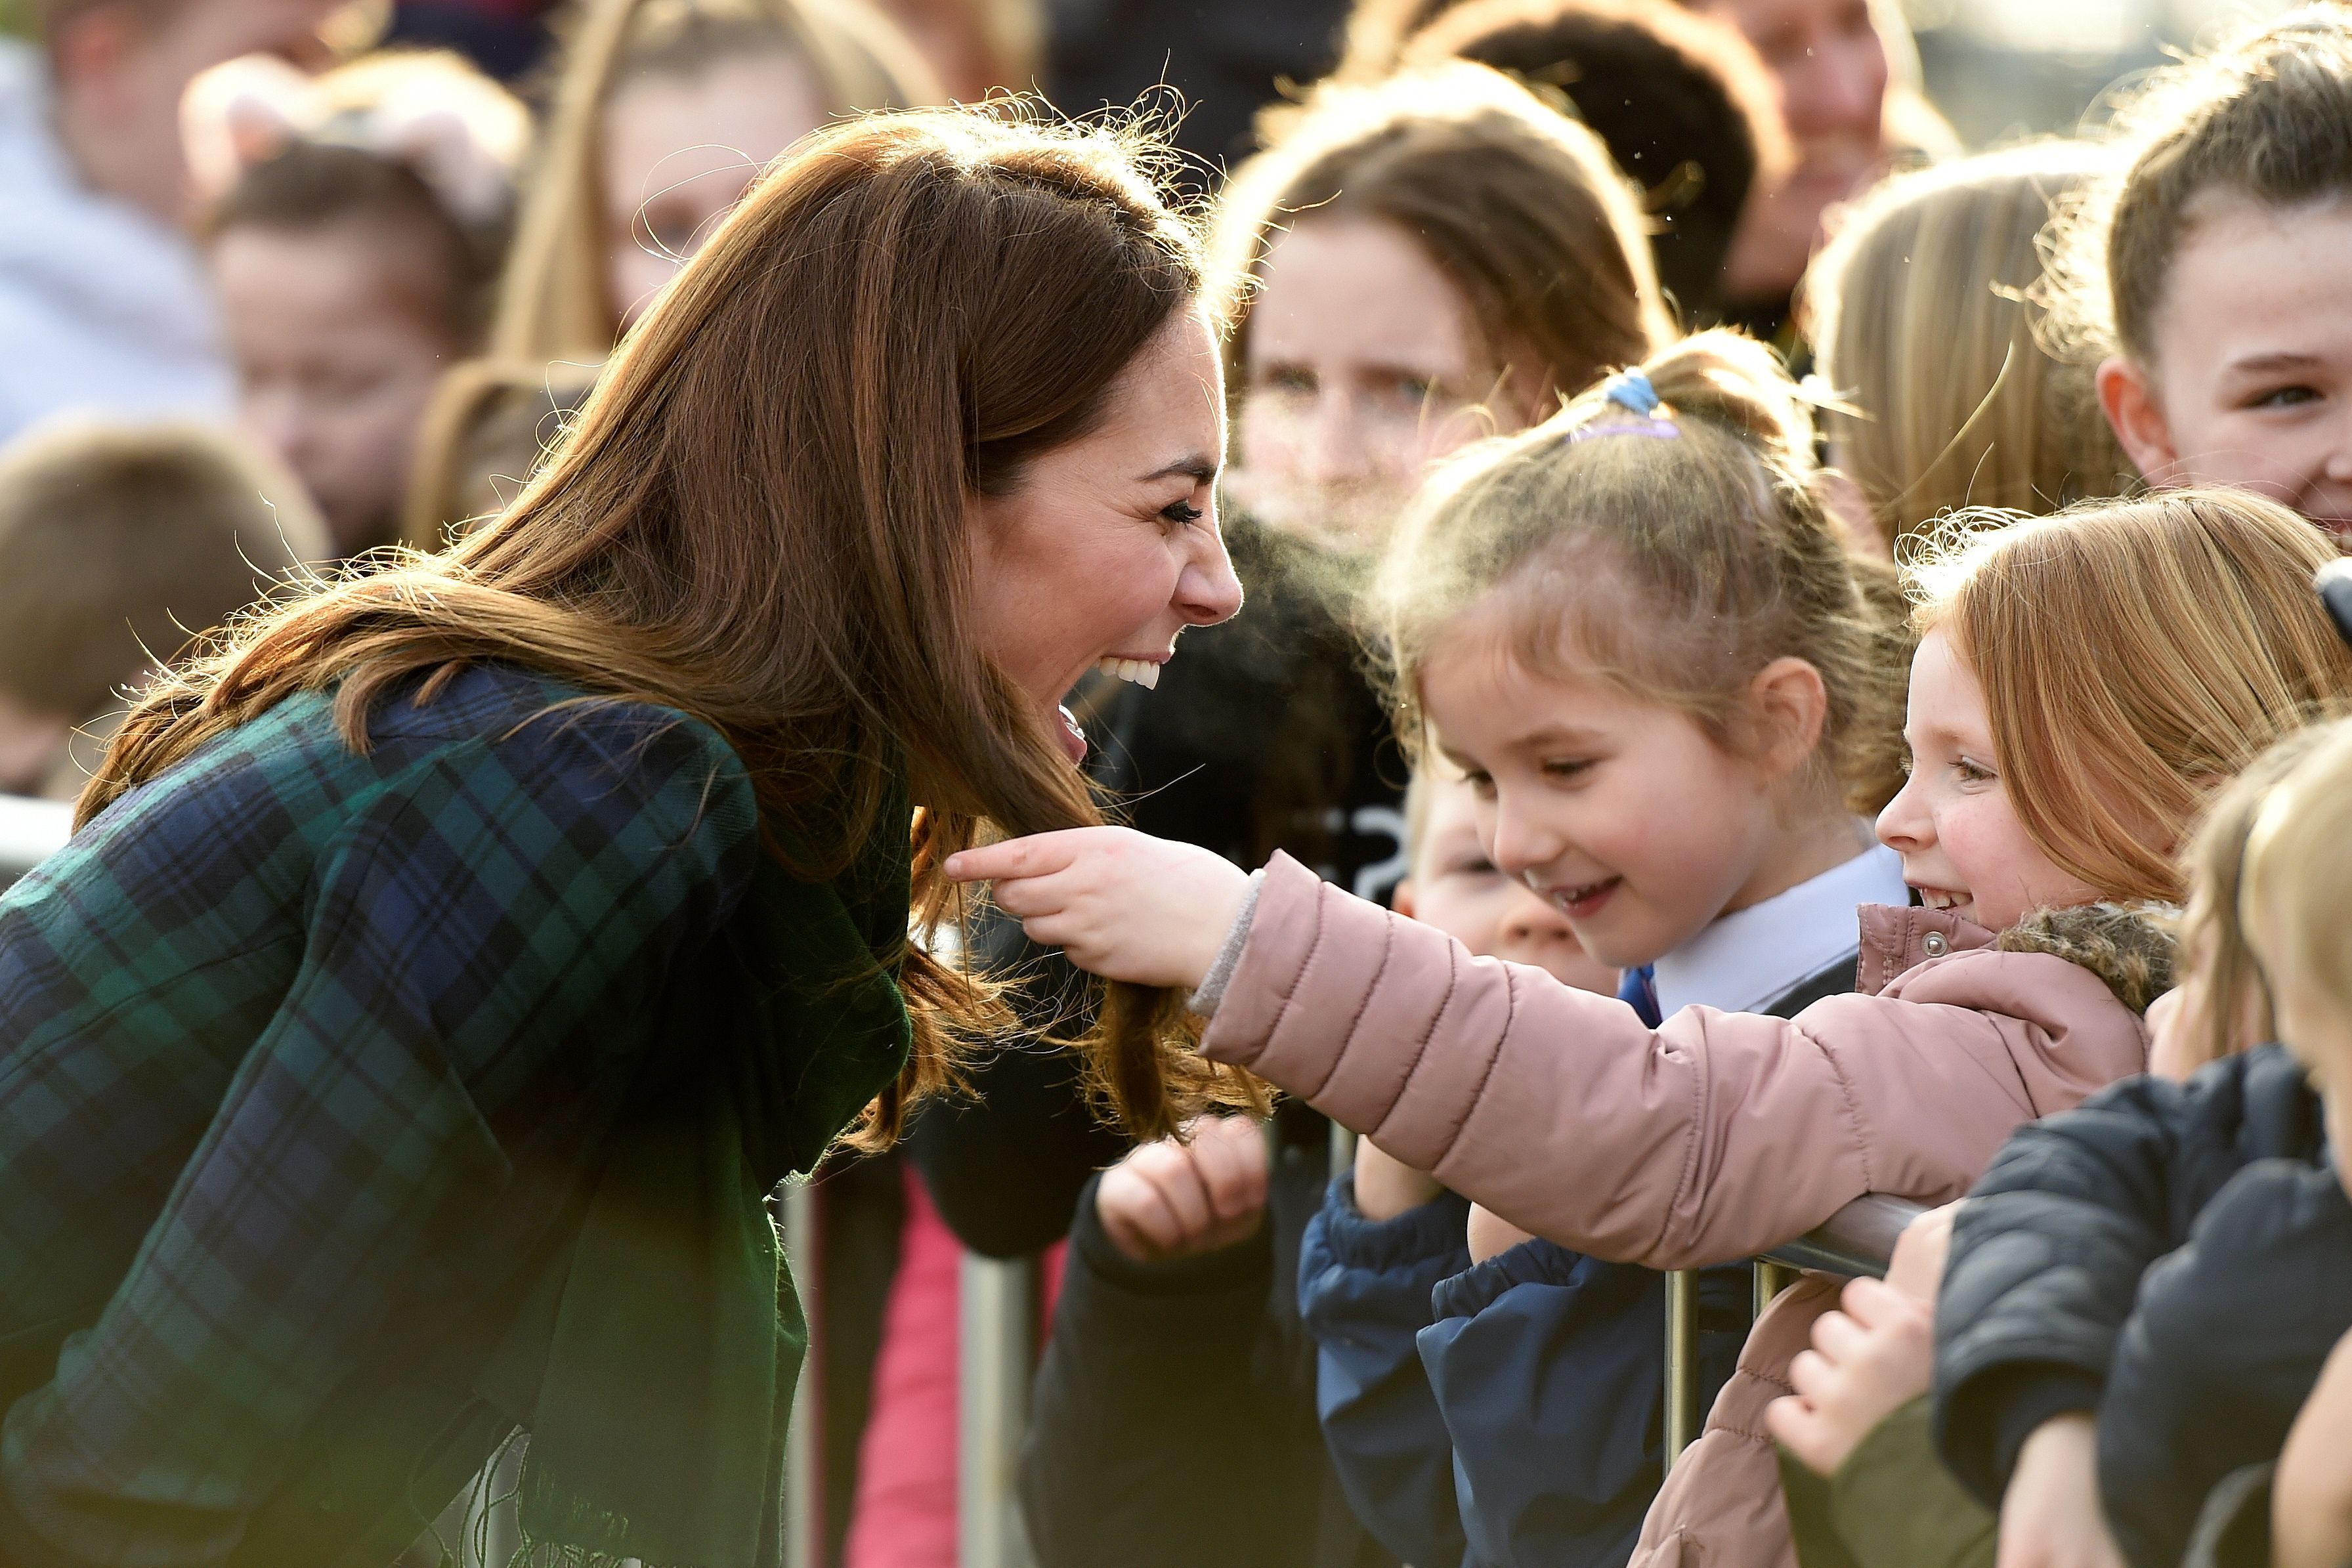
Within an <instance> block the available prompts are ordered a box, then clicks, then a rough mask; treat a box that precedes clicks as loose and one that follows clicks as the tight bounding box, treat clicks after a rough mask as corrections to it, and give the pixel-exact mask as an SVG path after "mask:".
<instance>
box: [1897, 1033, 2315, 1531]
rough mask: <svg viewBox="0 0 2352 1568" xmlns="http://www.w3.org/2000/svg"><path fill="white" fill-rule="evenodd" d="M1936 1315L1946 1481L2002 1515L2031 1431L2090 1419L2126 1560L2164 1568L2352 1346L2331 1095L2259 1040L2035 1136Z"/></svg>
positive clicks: (2025, 1137)
mask: <svg viewBox="0 0 2352 1568" xmlns="http://www.w3.org/2000/svg"><path fill="white" fill-rule="evenodd" d="M1936 1320H1937V1321H1936V1338H1937V1344H1936V1406H1937V1409H1936V1427H1937V1448H1938V1449H1939V1450H1940V1452H1941V1453H1942V1455H1943V1457H1944V1460H1945V1462H1946V1464H1947V1465H1948V1466H1949V1467H1950V1469H1951V1470H1952V1472H1953V1474H1955V1475H1956V1476H1958V1478H1959V1479H1960V1480H1961V1481H1962V1483H1963V1484H1965V1485H1966V1486H1968V1488H1969V1490H1971V1491H1973V1492H1975V1493H1976V1494H1977V1496H1978V1497H1979V1500H1983V1501H1984V1502H1986V1503H1987V1504H1988V1505H1989V1506H1993V1507H1998V1506H1999V1500H2000V1496H2001V1493H2002V1492H2003V1491H2004V1490H2007V1487H2008V1484H2009V1478H2010V1474H2011V1470H2012V1469H2013V1468H2014V1467H2015V1465H2016V1462H2017V1453H2018V1450H2019V1448H2021V1447H2022V1446H2023V1444H2024V1441H2025V1438H2026V1437H2027V1436H2028V1435H2029V1434H2031V1433H2032V1431H2033V1429H2034V1428H2035V1427H2038V1426H2040V1425H2041V1424H2042V1422H2043V1421H2045V1420H2047V1419H2049V1418H2050V1417H2051V1416H2057V1415H2062V1414H2064V1413H2066V1412H2069V1411H2091V1410H2095V1411H2096V1412H2097V1414H2098V1416H2099V1482H2100V1496H2101V1499H2102V1500H2103V1501H2104V1502H2105V1507H2106V1512H2107V1521H2108V1524H2109V1525H2110V1526H2111V1527H2112V1528H2113V1530H2114V1531H2115V1534H2116V1544H2117V1545H2118V1546H2119V1547H2121V1548H2122V1550H2123V1552H2124V1555H2125V1557H2126V1560H2127V1561H2129V1562H2130V1563H2133V1564H2134V1565H2135V1568H2158V1565H2161V1568H2172V1565H2173V1564H2175V1563H2179V1561H2180V1557H2181V1553H2182V1552H2183V1551H2184V1550H2185V1549H2186V1547H2187V1545H2188V1543H2189V1534H2190V1531H2191V1530H2192V1529H2193V1527H2194V1525H2195V1522H2196V1519H2197V1514H2198V1511H2199V1509H2200V1506H2201V1505H2202V1504H2203V1502H2204V1500H2205V1499H2206V1497H2207V1495H2208V1494H2209V1493H2210V1491H2211V1490H2212V1489H2213V1487H2214V1486H2215V1485H2217V1484H2218V1483H2219V1482H2220V1481H2221V1479H2223V1478H2224V1477H2225V1476H2227V1475H2229V1474H2230V1473H2231V1471H2232V1470H2235V1469H2239V1468H2241V1467H2242V1466H2244V1465H2248V1464H2254V1463H2259V1462H2261V1461H2263V1460H2266V1459H2271V1458H2276V1457H2277V1455H2278V1451H2279V1448H2280V1445H2281V1444H2282V1443H2283V1442H2284V1440H2285V1436H2286V1428H2287V1426H2288V1424H2289V1423H2290V1422H2291V1421H2292V1420H2293V1418H2294V1413H2295V1410H2296V1408H2297V1407H2298V1406H2300V1405H2301V1404H2302V1402H2303V1399H2304V1397H2305V1395H2307V1394H2308V1393H2309V1392H2310V1389H2311V1385H2312V1384H2313V1382H2314V1381H2315V1380H2316V1378H2317V1377H2318V1375H2319V1368H2320V1365H2321V1364H2322V1363H2323V1362H2324V1361H2325V1360H2326V1355H2327V1353H2328V1351H2329V1350H2330V1349H2331V1348H2332V1347H2333V1346H2334V1345H2335V1343H2336V1340H2337V1339H2338V1338H2340V1337H2341V1336H2342V1335H2343V1334H2344V1333H2346V1332H2347V1329H2352V1204H2347V1202H2346V1200H2345V1197H2344V1192H2343V1188H2342V1186H2341V1185H2340V1184H2339V1183H2338V1182H2337V1181H2336V1175H2335V1172H2334V1171H2333V1170H2332V1169H2330V1168H2329V1167H2328V1165H2327V1159H2326V1130H2325V1128H2324V1127H2323V1125H2322V1123H2321V1118H2320V1106H2319V1100H2318V1097H2317V1096H2316V1095H2315V1094H2314V1093H2312V1092H2311V1090H2310V1089H2309V1087H2308V1086H2307V1085H2306V1084H2305V1082H2304V1078H2303V1074H2302V1072H2301V1071H2299V1070H2298V1069H2297V1068H2296V1066H2295V1064H2294V1061H2293V1059H2292V1058H2290V1057H2289V1056H2288V1055H2287V1054H2286V1052H2285V1051H2284V1049H2283V1048H2281V1047H2279V1046H2276V1045H2266V1046H2263V1047H2262V1048H2261V1049H2259V1050H2256V1051H2248V1052H2247V1053H2245V1054H2244V1055H2242V1056H2237V1057H2232V1058H2230V1059H2229V1060H2227V1061H2219V1062H2216V1063H2214V1064H2213V1065H2212V1066H2210V1067H2208V1068H2206V1069H2205V1070H2204V1071H2201V1072H2200V1073H2198V1074H2197V1076H2196V1077H2194V1078H2193V1079H2191V1080H2190V1081H2189V1082H2187V1083H2186V1084H2175V1083H2168V1082H2164V1081H2163V1080H2161V1079H2156V1078H2133V1079H2126V1080H2125V1081H2124V1082H2121V1083H2117V1084H2116V1085H2114V1086H2113V1087H2111V1088H2108V1089H2105V1090H2103V1091H2101V1092H2099V1093H2097V1094H2095V1095H2093V1096H2092V1097H2091V1098H2090V1099H2088V1100H2085V1101H2084V1103H2082V1104H2081V1105H2080V1106H2078V1107H2076V1108H2075V1109H2074V1110H2072V1111H2069V1112H2066V1113H2063V1114H2062V1115H2057V1116H2053V1117H2050V1118H2048V1119H2046V1120H2044V1121H2042V1122H2038V1123H2034V1124H2031V1125H2028V1126H2025V1127H2021V1128H2020V1129H2019V1130H2018V1131H2017V1133H2016V1134H2014V1135H2012V1136H2011V1139H2010V1141H2009V1142H2008V1144H2006V1145H2003V1147H2002V1149H2001V1152H2000V1155H1998V1156H1997V1157H1995V1159H1994V1160H1993V1163H1992V1166H1991V1168H1990V1169H1989V1170H1988V1171H1987V1172H1986V1173H1985V1176H1984V1178H1983V1179H1982V1180H1981V1181H1979V1183H1978V1184H1977V1186H1976V1189H1975V1191H1974V1192H1972V1193H1971V1194H1970V1195H1969V1201H1968V1205H1967V1207H1964V1208H1962V1209H1961V1210H1960V1215H1959V1218H1958V1222H1957V1224H1956V1225H1955V1226H1954V1228H1953V1234H1952V1254H1951V1260H1950V1261H1949V1262H1948V1264H1947V1265H1946V1267H1945V1272H1944V1282H1943V1289H1942V1292H1941V1295H1940V1297H1939V1299H1938V1301H1937V1312H1936Z"/></svg>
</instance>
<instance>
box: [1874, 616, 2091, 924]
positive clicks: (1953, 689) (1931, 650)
mask: <svg viewBox="0 0 2352 1568" xmlns="http://www.w3.org/2000/svg"><path fill="white" fill-rule="evenodd" d="M1903 737H1904V739H1905V740H1906V741H1907V742H1908V743H1909V744H1910V747H1911V773H1910V777H1909V778H1908V779H1906V780H1905V781H1904V785H1903V789H1902V792H1901V793H1900V794H1898V795H1896V796H1895V799H1894V800H1890V801H1888V802H1887V803H1886V810H1884V811H1882V812H1880V813H1879V815H1878V837H1879V840H1880V841H1881V842H1883V843H1885V845H1887V847H1889V848H1890V849H1893V850H1894V851H1895V852H1897V853H1899V854H1900V855H1902V857H1903V880H1904V881H1906V882H1907V883H1910V884H1911V885H1912V886H1913V887H1915V888H1916V889H1918V890H1919V894H1920V898H1921V900H1922V901H1923V902H1924V903H1926V904H1927V906H1928V907H1929V908H1931V909H1948V910H1951V911H1952V912H1954V913H1955V914H1957V915H1959V916H1960V917H1961V918H1963V919H1966V920H1971V921H1974V922H1975V923H1976V924H1977V925H1983V926H1987V927H1990V929H1992V930H1995V931H2001V930H2006V929H2007V928H2008V927H2010V926H2011V925H2016V924H2017V923H2018V921H2020V920H2021V919H2022V918H2024V917H2025V916H2026V915H2030V914H2032V912H2033V911H2034V910H2037V909H2065V908H2071V907H2073V906H2074V905H2077V904H2092V903H2095V902H2096V901H2097V900H2098V898H2099V896H2100V895H2099V892H2098V890H2097V889H2095V888H2094V887H2092V886H2091V885H2090V884H2088V883H2084V882H2081V881H2079V880H2077V879H2076V878H2075V877H2074V876H2072V875H2070V874H2069V873H2066V872H2064V871H2063V870H2061V869H2060V868H2059V867H2058V866H2057V865H2056V864H2055V863H2053V862H2052V861H2051V859H2050V857H2049V856H2048V855H2046V854H2044V853H2042V850H2041V848H2040V846H2038V845H2037V844H2035V843H2034V841H2033V839H2032V835H2030V834H2029V833H2027V832H2026V831H2025V824H2024V823H2023V822H2022V821H2020V820H2019V818H2018V815H2017V806H2016V804H2015V802H2014V801H2012V800H2011V799H2010V795H2009V789H2008V787H2007V786H2006V785H2005V784H2003V783H2002V781H2001V774H2000V760H1999V759H1998V758H1995V757H1994V755H1993V749H1992V722H1991V720H1990V718H1988V717H1987V716H1986V714H1985V701H1984V689H1983V688H1982V687H1981V686H1979V685H1978V684H1977V677H1976V673H1975V672H1974V671H1973V670H1971V669H1969V666H1968V665H1967V664H1965V663H1963V662H1962V661H1961V659H1960V657H1959V653H1958V650H1957V649H1955V648H1954V647H1953V645H1952V640H1951V637H1950V636H1949V635H1948V633H1947V632H1944V631H1943V630H1942V629H1941V628H1937V630H1935V631H1933V632H1928V633H1927V636H1926V637H1925V638H1923V639H1921V640H1920V643H1919V652H1918V653H1917V654H1916V656H1915V657H1914V658H1913V659H1912V661H1911V706H1910V711H1909V714H1908V716H1907V718H1906V722H1905V724H1904V727H1903Z"/></svg>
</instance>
